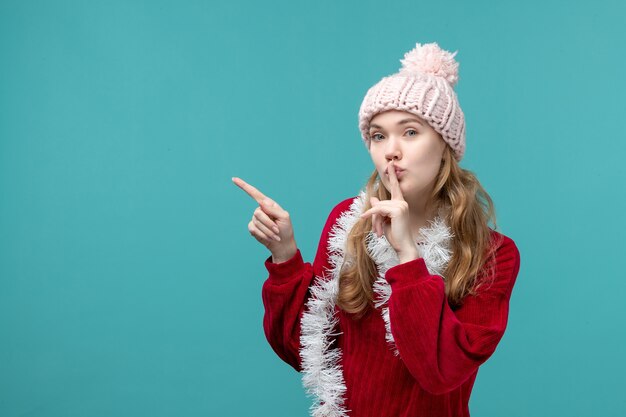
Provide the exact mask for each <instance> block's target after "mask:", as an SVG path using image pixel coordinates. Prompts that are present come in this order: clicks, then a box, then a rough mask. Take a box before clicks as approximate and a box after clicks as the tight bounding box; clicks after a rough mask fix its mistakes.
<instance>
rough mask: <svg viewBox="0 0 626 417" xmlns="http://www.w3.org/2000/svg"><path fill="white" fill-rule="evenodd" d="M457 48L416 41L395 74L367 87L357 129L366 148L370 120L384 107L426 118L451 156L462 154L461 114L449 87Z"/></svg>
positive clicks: (452, 83) (454, 80) (455, 77)
mask: <svg viewBox="0 0 626 417" xmlns="http://www.w3.org/2000/svg"><path fill="white" fill-rule="evenodd" d="M457 52H458V51H456V52H454V53H450V52H448V51H445V50H443V49H441V48H440V47H439V45H437V43H436V42H433V43H427V44H424V45H422V44H419V43H417V44H416V45H415V48H414V49H412V50H411V51H409V52H407V53H405V54H404V59H401V60H400V62H401V63H402V67H401V68H400V70H399V71H398V72H397V73H396V74H392V75H390V76H387V77H384V78H383V79H381V80H380V81H379V82H378V83H377V84H376V85H374V86H373V87H371V88H370V89H369V90H368V91H367V94H366V95H365V98H364V99H363V103H361V108H360V110H359V129H360V130H361V136H362V138H363V141H364V143H365V146H366V147H367V149H369V146H370V138H369V124H370V120H371V119H372V118H373V117H374V116H375V115H376V114H377V113H381V112H383V111H386V110H404V111H407V112H410V113H413V114H416V115H418V116H419V117H421V118H422V119H424V120H426V121H427V122H428V124H430V125H431V126H432V127H433V129H435V130H436V131H437V132H439V134H441V136H442V137H443V140H445V141H446V142H447V143H448V144H449V145H450V147H451V148H452V149H453V151H454V156H455V159H456V160H457V161H460V160H461V158H463V154H464V153H465V116H464V115H463V111H462V110H461V106H460V105H459V101H458V99H457V96H456V92H455V91H454V89H453V87H454V86H455V85H456V83H457V81H458V79H459V75H458V71H459V63H458V62H456V61H455V60H454V56H455V55H456V54H457Z"/></svg>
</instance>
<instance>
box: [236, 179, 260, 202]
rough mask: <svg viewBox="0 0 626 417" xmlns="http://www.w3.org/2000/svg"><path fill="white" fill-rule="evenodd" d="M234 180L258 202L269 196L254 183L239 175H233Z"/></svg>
mask: <svg viewBox="0 0 626 417" xmlns="http://www.w3.org/2000/svg"><path fill="white" fill-rule="evenodd" d="M233 182H234V183H235V184H236V185H237V186H238V187H239V188H241V189H242V190H244V191H245V192H246V193H248V195H249V196H250V197H252V198H254V199H255V200H256V202H257V203H259V204H261V202H262V201H263V200H264V199H266V198H267V197H266V196H265V194H263V193H262V192H260V191H259V190H257V189H256V188H255V187H253V186H252V185H250V184H248V183H247V182H245V181H244V180H242V179H241V178H238V177H233Z"/></svg>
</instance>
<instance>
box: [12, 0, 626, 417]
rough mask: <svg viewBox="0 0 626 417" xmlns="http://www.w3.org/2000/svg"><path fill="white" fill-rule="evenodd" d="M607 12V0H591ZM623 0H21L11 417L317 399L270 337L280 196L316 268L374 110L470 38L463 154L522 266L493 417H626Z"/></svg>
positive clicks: (488, 396)
mask: <svg viewBox="0 0 626 417" xmlns="http://www.w3.org/2000/svg"><path fill="white" fill-rule="evenodd" d="M585 3H586V4H585ZM625 13H626V6H624V3H623V2H620V1H595V2H570V1H561V2H556V1H552V2H550V1H537V0H533V1H525V2H502V1H501V2H487V1H484V2H479V1H472V2H467V1H438V2H419V1H386V2H377V1H328V0H321V1H316V2H311V1H307V2H302V1H301V2H296V1H274V2H256V1H245V2H242V1H176V2H174V1H170V2H166V1H54V2H52V1H49V2H44V1H15V0H13V1H6V0H3V1H1V2H0V62H1V65H0V416H2V417H14V416H28V417H30V416H33V417H35V416H37V417H39V416H45V417H52V416H59V417H60V416H63V417H68V416H80V417H84V416H129V417H130V416H133V417H134V416H151V417H157V416H229V417H230V416H271V417H281V416H284V417H287V416H289V417H293V416H305V415H307V413H308V408H309V406H310V404H311V400H310V399H309V398H307V397H306V395H305V393H304V390H303V388H302V386H301V380H300V375H299V374H298V373H296V372H295V371H294V370H293V369H292V368H290V367H289V366H288V365H287V364H285V363H284V362H282V361H281V360H280V359H279V358H278V356H276V355H275V353H274V352H273V351H272V349H271V348H270V346H269V344H268V343H267V342H266V340H265V337H264V334H263V328H262V319H263V305H262V302H261V286H262V284H263V281H264V280H265V279H266V277H267V272H266V270H265V268H264V266H263V261H264V260H265V259H266V257H267V256H268V255H269V253H268V252H267V249H266V248H265V247H263V246H262V245H260V244H259V243H258V242H257V241H256V240H255V239H254V238H253V237H252V236H251V235H250V234H249V232H248V230H247V224H248V222H249V221H250V219H251V217H252V213H253V211H254V209H255V208H256V203H255V202H254V201H253V200H252V199H251V198H250V197H248V196H247V195H246V194H245V193H244V192H243V191H242V190H240V189H239V188H238V187H236V186H235V185H234V184H233V183H232V182H231V177H232V176H238V177H241V178H243V179H244V180H246V181H248V182H250V183H251V184H253V185H255V186H257V187H258V188H259V189H260V190H261V191H263V192H265V193H266V194H267V195H269V196H271V197H272V198H274V199H275V200H276V201H278V202H279V203H280V204H281V205H282V206H283V207H284V208H285V209H287V210H288V211H289V212H290V213H291V215H292V219H293V224H294V230H295V233H296V239H297V242H298V246H299V247H300V249H301V251H302V252H303V255H304V257H305V258H306V260H307V261H312V259H313V255H314V253H315V250H316V246H317V243H318V239H319V235H320V232H321V229H322V226H323V224H324V222H325V220H326V217H327V215H328V213H329V211H330V210H331V209H332V207H333V206H334V205H335V204H337V203H338V202H339V201H341V200H343V199H345V198H348V197H351V196H354V195H356V193H357V192H358V190H359V189H360V188H361V187H362V186H363V185H364V183H365V180H366V179H367V177H368V175H369V174H370V172H372V170H373V165H372V163H371V160H370V159H369V156H368V154H367V152H366V150H365V147H364V146H363V145H362V144H361V142H360V138H359V132H358V128H357V113H358V108H359V106H360V104H361V100H362V99H363V96H364V94H365V92H366V91H367V89H368V88H369V87H370V86H371V85H373V84H374V83H376V82H377V81H378V80H379V79H380V78H382V77H383V76H385V75H389V74H391V73H394V72H396V71H397V70H398V68H399V66H400V62H399V59H400V58H402V56H403V54H404V53H405V52H406V51H408V50H410V49H412V48H413V47H414V46H415V43H416V42H421V43H425V42H433V41H435V42H438V43H439V44H440V46H441V47H443V48H444V49H447V50H450V51H455V50H458V51H459V53H458V54H457V56H456V59H458V60H459V62H460V80H459V84H458V85H457V91H458V95H459V100H460V102H461V105H462V107H463V110H464V112H465V115H466V120H467V152H466V155H465V158H464V159H463V161H462V162H461V165H462V167H464V168H466V169H469V170H471V171H473V172H474V173H476V175H477V176H478V178H479V179H480V180H481V183H482V184H483V186H484V187H485V188H486V189H487V191H488V192H489V194H490V195H491V197H492V198H493V200H494V202H495V204H496V208H497V214H498V225H499V226H500V228H501V231H502V232H503V233H504V234H506V235H508V236H510V237H512V238H513V239H514V240H515V241H516V243H517V245H518V247H519V249H520V252H521V258H522V264H521V270H520V274H519V276H518V281H517V285H516V287H515V289H514V292H513V296H512V299H511V311H510V317H509V325H508V328H507V333H506V334H505V336H504V338H503V339H502V341H501V342H500V345H499V346H498V349H497V350H496V353H495V354H494V355H493V356H492V357H491V358H490V360H489V361H487V362H486V363H485V364H484V365H483V366H482V367H481V369H480V371H479V373H478V378H477V380H476V385H475V387H474V391H473V394H472V398H471V401H470V412H471V413H472V415H476V416H481V417H489V416H493V417H499V416H507V417H516V416H519V417H528V416H533V417H538V416H549V417H553V416H570V417H574V416H591V415H594V416H603V417H608V416H623V415H626V402H625V401H624V399H623V398H624V396H623V388H624V383H625V381H624V375H626V360H625V358H624V354H623V353H624V349H623V346H624V343H625V342H626V340H625V339H626V332H624V318H625V317H626V314H625V313H626V307H625V306H624V302H623V295H624V291H625V290H626V284H625V280H624V278H625V274H624V268H623V260H624V254H623V252H624V249H625V245H624V243H623V242H624V231H625V230H626V222H625V217H624V212H625V209H626V199H625V197H624V196H625V195H626V193H625V192H624V180H625V179H626V169H625V168H624V163H623V160H624V152H625V151H626V142H625V138H626V128H625V125H624V123H623V121H624V115H623V113H624V104H623V103H624V97H625V93H626V88H625V87H626V82H625V81H624V73H625V72H626V58H625V54H624V42H625V41H626V33H625V31H624V29H623V27H624V26H623V16H624V14H625Z"/></svg>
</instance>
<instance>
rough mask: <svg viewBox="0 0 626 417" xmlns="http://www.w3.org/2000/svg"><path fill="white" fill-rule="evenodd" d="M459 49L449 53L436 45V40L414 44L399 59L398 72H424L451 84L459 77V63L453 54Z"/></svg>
mask: <svg viewBox="0 0 626 417" xmlns="http://www.w3.org/2000/svg"><path fill="white" fill-rule="evenodd" d="M457 52H459V51H455V52H454V53H450V52H448V51H445V50H443V49H441V48H440V47H439V45H437V43H436V42H432V43H426V44H423V45H422V44H420V43H419V42H418V43H417V44H416V45H415V48H413V49H412V50H410V51H409V52H407V53H405V54H404V59H401V60H400V62H401V63H402V67H401V68H400V73H401V74H402V73H416V72H418V73H424V74H432V75H435V76H437V77H442V78H444V79H445V80H446V81H448V82H449V83H450V85H451V86H453V87H454V85H455V84H456V83H457V81H458V79H459V63H458V62H456V61H455V59H454V56H455V55H456V54H457Z"/></svg>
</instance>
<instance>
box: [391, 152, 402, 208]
mask: <svg viewBox="0 0 626 417" xmlns="http://www.w3.org/2000/svg"><path fill="white" fill-rule="evenodd" d="M387 173H388V174H389V185H390V187H389V188H391V190H390V191H391V199H392V200H404V196H403V195H402V190H401V189H400V183H399V182H398V177H396V167H395V166H394V164H393V160H392V161H391V162H389V165H388V166H387Z"/></svg>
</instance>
